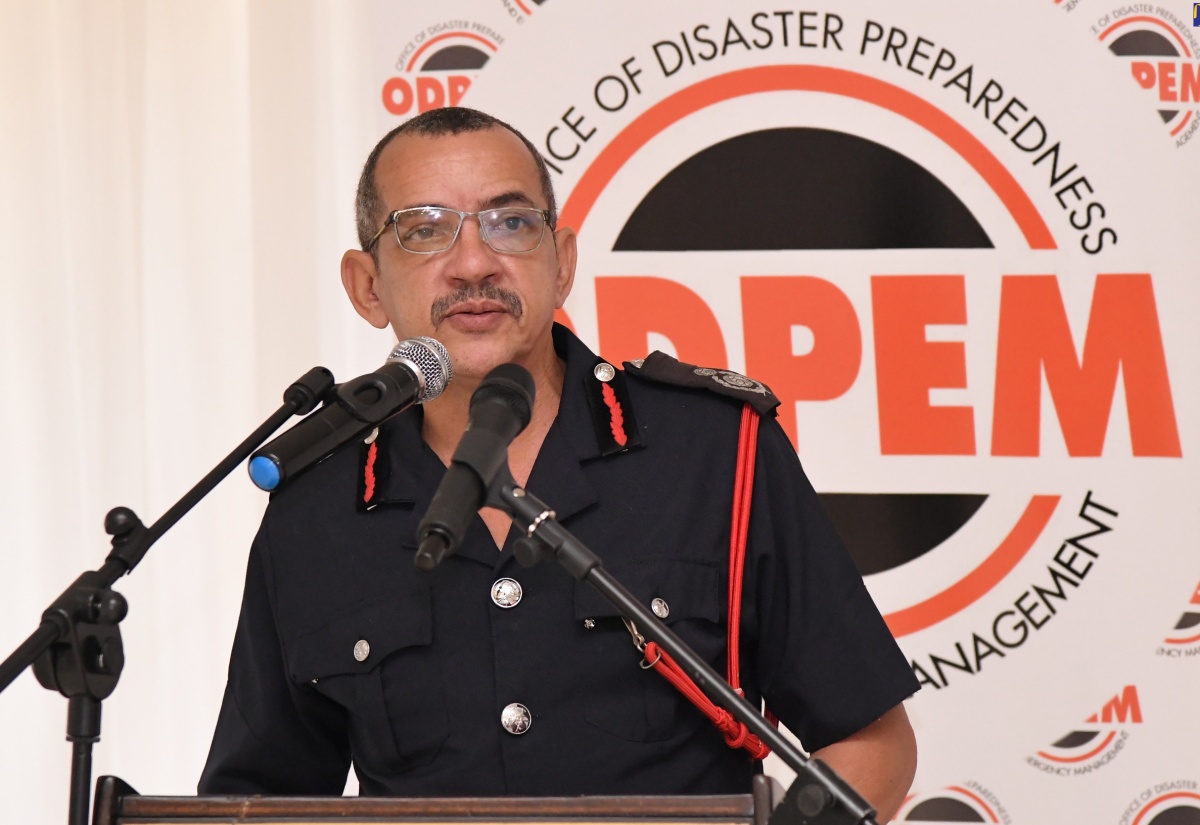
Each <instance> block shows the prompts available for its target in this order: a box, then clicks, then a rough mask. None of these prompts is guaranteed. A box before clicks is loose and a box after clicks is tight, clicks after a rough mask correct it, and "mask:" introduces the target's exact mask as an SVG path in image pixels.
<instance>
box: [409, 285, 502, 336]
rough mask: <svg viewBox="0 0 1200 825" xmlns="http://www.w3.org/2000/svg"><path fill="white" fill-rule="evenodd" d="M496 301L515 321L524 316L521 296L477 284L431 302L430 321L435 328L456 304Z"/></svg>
mask: <svg viewBox="0 0 1200 825" xmlns="http://www.w3.org/2000/svg"><path fill="white" fill-rule="evenodd" d="M480 299H482V300H486V301H497V302H498V303H501V304H503V305H504V309H505V310H506V311H507V312H508V314H509V315H512V316H513V317H514V318H516V319H517V320H520V319H521V316H522V315H524V314H525V305H524V304H522V303H521V296H519V295H517V293H515V292H513V291H512V290H510V289H505V288H504V287H502V286H496V285H495V284H488V283H483V284H478V285H475V286H463V287H459V288H458V289H457V290H455V291H454V292H452V293H451V294H449V295H445V296H443V297H441V298H438V299H437V300H436V301H434V302H433V306H432V307H431V308H430V310H429V317H430V321H432V323H433V325H434V326H435V327H436V326H437V325H438V324H440V323H441V322H442V321H444V320H445V319H446V316H447V315H449V314H450V310H452V309H453V308H454V307H455V306H457V305H458V304H462V303H465V302H467V301H475V300H480Z"/></svg>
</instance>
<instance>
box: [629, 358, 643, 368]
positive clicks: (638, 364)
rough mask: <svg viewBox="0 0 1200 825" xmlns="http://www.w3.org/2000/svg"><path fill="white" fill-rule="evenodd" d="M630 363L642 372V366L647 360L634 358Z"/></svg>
mask: <svg viewBox="0 0 1200 825" xmlns="http://www.w3.org/2000/svg"><path fill="white" fill-rule="evenodd" d="M629 363H631V364H633V365H634V366H635V367H637V368H638V369H639V370H640V369H641V368H642V364H644V363H646V359H645V358H634V359H633V360H632V361H630V362H629Z"/></svg>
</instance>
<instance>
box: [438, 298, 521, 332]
mask: <svg viewBox="0 0 1200 825" xmlns="http://www.w3.org/2000/svg"><path fill="white" fill-rule="evenodd" d="M511 314H512V313H510V312H509V309H508V307H507V306H506V305H505V304H504V303H503V302H501V301H493V300H486V299H484V300H478V301H462V302H460V303H457V304H454V305H453V306H451V307H449V308H448V309H447V310H446V311H445V313H444V314H443V315H442V317H441V319H440V320H439V321H438V323H437V324H436V325H435V326H437V327H440V326H441V325H442V323H443V322H448V323H450V324H451V325H453V326H455V327H460V328H462V329H465V330H483V329H486V328H490V327H492V326H493V325H495V324H496V323H499V322H500V320H502V319H503V317H504V316H505V315H511Z"/></svg>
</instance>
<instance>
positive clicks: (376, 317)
mask: <svg viewBox="0 0 1200 825" xmlns="http://www.w3.org/2000/svg"><path fill="white" fill-rule="evenodd" d="M378 277H379V273H378V272H377V271H376V267H375V259H374V258H372V257H371V253H369V252H362V251H360V250H357V249H348V250H346V254H345V255H343V256H342V286H343V287H345V288H346V295H348V296H349V297H350V303H351V304H353V305H354V311H355V312H357V313H358V314H359V315H361V316H362V317H363V318H365V319H366V321H367V323H369V324H370V325H371V326H373V327H375V328H376V329H383V328H384V327H386V326H387V325H388V317H387V313H386V312H384V310H383V303H382V302H381V301H380V300H379V296H378V295H376V294H375V280H376V278H378Z"/></svg>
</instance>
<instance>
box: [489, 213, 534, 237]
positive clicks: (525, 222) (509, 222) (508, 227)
mask: <svg viewBox="0 0 1200 825" xmlns="http://www.w3.org/2000/svg"><path fill="white" fill-rule="evenodd" d="M536 218H537V213H536V212H533V211H530V210H525V209H501V210H497V211H496V212H495V213H493V217H492V221H491V224H492V229H493V230H495V231H497V232H505V233H509V234H516V233H519V232H524V231H526V230H529V229H532V228H533V226H534V220H535V219H536Z"/></svg>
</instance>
